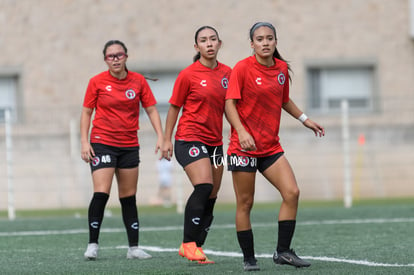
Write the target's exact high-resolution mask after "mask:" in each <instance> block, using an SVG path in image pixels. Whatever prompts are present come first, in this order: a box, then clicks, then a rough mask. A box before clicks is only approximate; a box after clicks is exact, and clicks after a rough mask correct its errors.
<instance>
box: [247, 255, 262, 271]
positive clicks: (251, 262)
mask: <svg viewBox="0 0 414 275" xmlns="http://www.w3.org/2000/svg"><path fill="white" fill-rule="evenodd" d="M243 270H244V271H259V270H260V267H259V266H258V265H257V260H256V259H255V258H249V259H247V260H245V261H244V262H243Z"/></svg>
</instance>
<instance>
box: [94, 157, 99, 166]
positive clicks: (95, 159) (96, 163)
mask: <svg viewBox="0 0 414 275" xmlns="http://www.w3.org/2000/svg"><path fill="white" fill-rule="evenodd" d="M100 162H101V161H100V160H99V157H94V158H93V159H92V166H98V165H99V163H100Z"/></svg>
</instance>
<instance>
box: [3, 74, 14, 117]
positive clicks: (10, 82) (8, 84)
mask: <svg viewBox="0 0 414 275" xmlns="http://www.w3.org/2000/svg"><path fill="white" fill-rule="evenodd" d="M16 95H17V76H0V122H4V121H5V110H6V109H9V110H10V112H11V119H12V121H16V120H17V106H16V105H17V103H16V101H17V99H16Z"/></svg>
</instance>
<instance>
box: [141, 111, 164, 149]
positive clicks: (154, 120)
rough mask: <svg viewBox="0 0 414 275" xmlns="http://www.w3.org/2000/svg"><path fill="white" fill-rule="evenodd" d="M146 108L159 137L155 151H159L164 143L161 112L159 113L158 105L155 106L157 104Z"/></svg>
mask: <svg viewBox="0 0 414 275" xmlns="http://www.w3.org/2000/svg"><path fill="white" fill-rule="evenodd" d="M144 109H145V112H146V113H147V115H148V117H149V119H150V121H151V124H152V127H153V128H154V130H155V133H156V134H157V137H158V138H157V144H156V145H155V153H158V150H159V149H160V148H161V145H162V126H161V119H160V114H159V113H158V110H157V107H155V105H152V106H149V107H146V108H144Z"/></svg>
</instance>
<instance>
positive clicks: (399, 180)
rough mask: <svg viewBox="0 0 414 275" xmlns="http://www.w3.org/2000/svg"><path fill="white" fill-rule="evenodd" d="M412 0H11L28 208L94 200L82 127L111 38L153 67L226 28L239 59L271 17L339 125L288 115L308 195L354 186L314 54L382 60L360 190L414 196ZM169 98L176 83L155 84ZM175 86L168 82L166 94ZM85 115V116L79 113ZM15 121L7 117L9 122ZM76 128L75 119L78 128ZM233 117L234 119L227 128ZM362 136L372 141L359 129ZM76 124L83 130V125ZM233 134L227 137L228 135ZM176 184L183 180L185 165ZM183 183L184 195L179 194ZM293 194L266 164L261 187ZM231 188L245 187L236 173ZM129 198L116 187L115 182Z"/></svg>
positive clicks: (300, 97) (224, 57) (286, 130)
mask: <svg viewBox="0 0 414 275" xmlns="http://www.w3.org/2000/svg"><path fill="white" fill-rule="evenodd" d="M409 4H410V1H409V0H395V1H387V0H366V1H355V0H344V1H331V0H294V1H288V0H273V1H272V0H260V1H253V0H252V1H250V0H224V1H217V0H211V1H206V2H200V1H193V0H175V1H168V0H153V1H144V0H135V1H132V0H130V1H106V0H73V1H70V0H62V1H52V0H37V1H31V0H19V1H13V0H0V50H1V55H0V77H2V76H10V75H12V76H16V77H17V78H18V81H17V83H18V87H17V97H16V98H17V114H18V122H17V123H15V124H14V125H13V127H12V130H13V135H12V136H13V165H12V167H13V185H14V192H15V198H14V201H15V204H16V207H18V208H46V207H76V206H86V205H87V203H88V201H89V198H90V195H91V192H92V188H91V178H90V174H89V170H88V167H87V166H86V165H85V164H83V163H82V162H81V160H80V157H79V156H78V154H77V150H78V148H76V146H77V145H76V143H73V140H77V138H78V136H77V133H76V132H71V131H70V129H71V125H72V126H73V125H75V127H74V128H75V129H76V128H77V125H76V123H77V122H78V120H79V115H80V111H81V105H82V100H83V96H84V92H85V89H86V86H87V83H88V80H89V78H90V77H92V76H93V75H95V74H97V73H99V72H101V71H103V70H106V69H107V68H106V65H105V63H104V62H103V57H102V49H103V46H104V44H105V42H106V41H108V40H110V39H119V40H122V41H123V42H125V44H126V45H127V47H128V53H129V58H128V66H129V68H132V69H134V70H138V71H140V72H154V71H155V72H156V71H174V72H178V71H180V70H181V69H183V68H184V67H185V66H187V65H189V64H190V63H191V60H192V56H193V55H194V53H195V52H194V49H193V44H194V32H195V30H196V29H197V28H198V27H200V26H202V25H212V26H214V27H216V28H217V30H218V31H219V33H220V37H221V39H222V40H223V43H224V44H223V47H222V49H221V51H220V54H219V60H220V61H221V62H223V63H225V64H227V65H229V66H234V65H235V64H236V62H237V61H238V60H240V59H242V58H245V57H246V56H248V55H250V54H251V48H250V43H249V39H248V30H249V28H250V27H251V26H252V24H254V23H255V22H257V21H269V22H272V23H273V24H274V25H275V26H276V28H277V31H278V49H279V51H280V52H281V54H282V55H283V56H284V57H285V58H286V59H287V60H289V61H290V64H291V66H292V69H293V72H294V74H293V75H292V78H293V83H292V86H291V98H292V99H293V100H294V101H295V102H296V103H297V105H299V106H300V107H301V108H302V109H303V110H304V111H305V112H307V114H308V115H309V116H310V117H311V118H312V119H314V120H315V121H317V122H319V123H320V124H322V125H324V126H325V127H326V131H327V136H326V137H324V138H323V139H320V140H319V139H316V138H314V137H313V136H312V135H313V134H312V133H311V132H309V131H308V130H307V129H305V128H303V127H302V126H301V125H300V123H298V122H297V121H296V120H294V119H292V118H290V117H288V116H287V115H286V114H285V115H284V116H283V118H282V129H281V133H280V136H281V142H282V145H283V146H284V148H285V150H286V155H287V157H288V159H289V161H290V162H291V164H292V166H293V168H294V170H295V173H296V177H297V180H298V183H299V185H300V187H301V191H302V192H301V196H302V198H304V199H338V198H341V197H342V195H343V165H344V163H343V161H344V158H343V147H342V146H343V144H342V138H341V115H340V114H332V113H331V114H323V113H312V112H311V111H310V110H309V100H310V99H309V91H308V90H309V88H308V85H309V83H308V81H307V68H308V67H309V66H311V65H315V64H323V65H324V66H328V65H330V64H331V65H332V64H333V65H335V66H337V65H338V64H339V65H344V64H350V65H353V64H361V63H369V64H372V65H373V66H374V68H375V73H376V80H375V87H376V88H375V90H374V93H375V100H376V105H375V108H374V110H373V111H371V112H365V113H351V114H350V125H351V129H350V133H351V135H350V148H351V152H350V158H351V172H352V183H353V187H354V189H353V192H354V196H355V197H356V198H359V197H397V196H412V195H413V194H414V187H413V185H412V178H413V176H414V173H413V169H412V167H414V156H413V154H412V153H411V152H413V149H414V91H413V87H414V77H413V75H414V51H413V49H414V40H413V38H412V37H410V29H409V22H410V18H411V16H413V15H410V13H409ZM154 93H155V94H158V95H159V94H164V96H163V97H165V98H168V94H170V93H171V91H154ZM165 93H167V96H165ZM71 123H72V124H71ZM1 125H2V126H3V125H4V124H1ZM141 128H142V129H141V130H140V139H141V147H142V148H141V159H142V160H143V161H142V163H141V172H140V183H139V195H138V198H139V201H140V203H143V204H147V203H149V198H150V197H151V196H153V195H154V194H156V189H157V188H158V186H157V173H156V168H155V162H156V156H154V155H153V154H152V152H153V146H154V144H153V133H152V132H151V128H150V126H149V124H148V120H147V119H146V117H145V115H143V117H142V122H141ZM72 129H73V128H72ZM227 131H228V127H226V129H225V133H224V136H225V137H226V135H227ZM361 136H363V137H364V138H365V143H364V144H362V143H358V138H359V137H361ZM71 138H72V139H71ZM225 147H226V146H225ZM0 160H1V161H0V210H1V209H5V208H6V207H7V190H8V189H7V183H8V180H7V175H8V174H7V167H6V161H5V160H6V150H5V130H4V127H1V128H0ZM173 178H174V180H173V186H174V191H177V190H176V189H177V186H179V183H183V188H184V191H183V192H180V191H179V192H178V193H177V194H183V196H184V197H185V196H186V195H187V194H188V193H189V192H190V191H191V186H190V184H189V183H188V180H187V179H186V177H185V175H184V174H183V172H182V169H181V168H180V167H178V164H176V165H175V169H174V174H173ZM178 196H180V195H178ZM275 199H276V200H280V197H279V195H278V192H276V191H275V190H273V189H272V188H271V187H270V186H269V184H268V183H267V182H266V181H265V180H264V179H263V178H262V176H260V175H258V176H257V200H264V201H267V200H275ZM220 200H222V201H234V195H233V191H232V184H231V177H230V174H229V173H225V175H224V179H223V188H222V192H221V194H220ZM110 203H112V204H117V203H118V202H117V199H116V190H114V194H113V195H112V196H111V202H110Z"/></svg>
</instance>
